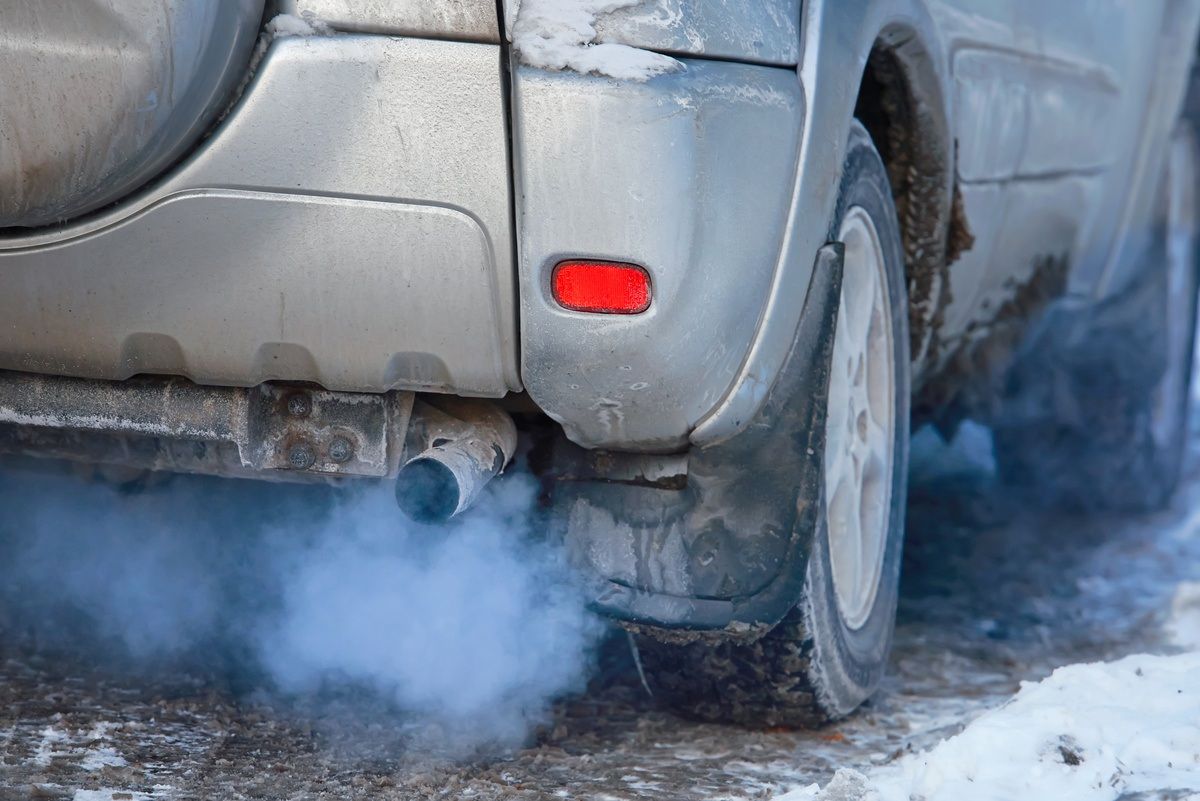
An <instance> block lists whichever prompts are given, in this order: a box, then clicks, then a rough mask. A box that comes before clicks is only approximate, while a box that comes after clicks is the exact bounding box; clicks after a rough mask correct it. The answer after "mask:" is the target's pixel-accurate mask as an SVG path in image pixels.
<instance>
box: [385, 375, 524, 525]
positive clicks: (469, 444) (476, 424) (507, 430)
mask: <svg viewBox="0 0 1200 801" xmlns="http://www.w3.org/2000/svg"><path fill="white" fill-rule="evenodd" d="M406 447H407V452H408V453H412V454H415V455H414V456H412V457H411V458H410V459H408V461H406V462H405V463H404V466H403V467H401V468H400V473H399V474H398V475H397V476H396V502H397V503H398V504H399V505H400V509H401V510H403V512H404V513H405V514H406V515H408V516H409V517H411V518H412V519H413V520H416V521H417V522H420V523H442V522H445V521H447V520H449V519H450V518H452V517H454V516H455V515H458V514H461V513H462V512H464V511H466V510H467V509H468V508H470V507H471V505H472V504H473V503H474V502H475V501H476V500H477V499H478V498H479V495H480V493H481V492H482V491H483V488H484V486H486V485H487V483H488V482H489V481H491V480H492V479H493V478H495V477H496V476H497V475H499V474H500V473H501V472H502V471H503V470H504V467H505V465H507V464H508V463H509V461H510V460H511V459H512V457H513V453H514V452H515V451H516V448H517V427H516V425H515V424H514V423H513V421H512V418H511V417H509V415H508V412H506V411H504V410H503V409H501V408H500V407H499V406H497V405H496V404H495V403H493V402H492V401H487V400H479V399H473V398H456V397H449V396H447V397H439V398H436V399H433V400H425V399H422V400H418V401H416V403H415V404H414V407H413V415H412V425H411V426H410V428H409V435H408V439H407V443H406Z"/></svg>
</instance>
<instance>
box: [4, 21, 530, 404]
mask: <svg viewBox="0 0 1200 801" xmlns="http://www.w3.org/2000/svg"><path fill="white" fill-rule="evenodd" d="M500 60H501V49H500V46H499V45H498V44H468V43H456V42H442V41H431V40H421V39H399V38H392V37H384V36H354V35H334V36H322V37H315V36H314V37H287V38H283V39H278V40H276V41H275V42H274V43H273V44H272V46H271V48H270V50H269V51H268V53H267V55H266V57H265V58H264V60H263V61H262V63H261V64H260V66H259V68H258V71H257V74H256V75H255V76H254V79H253V81H252V82H251V83H250V85H249V86H248V87H247V89H246V90H245V93H244V96H243V97H242V99H241V101H240V102H239V103H238V105H237V106H236V107H235V108H234V109H233V111H232V113H231V114H230V115H229V116H228V118H227V119H225V120H224V121H223V122H222V123H221V124H220V126H219V127H218V128H217V130H216V131H215V133H214V134H213V135H212V136H211V137H210V139H209V140H208V141H207V142H206V143H205V144H204V145H203V146H202V147H201V148H200V149H199V150H198V151H196V152H195V153H194V154H193V155H192V156H191V157H190V158H189V159H188V160H187V161H186V162H185V163H184V164H182V165H181V166H180V167H179V168H177V169H176V170H175V172H174V173H172V174H170V175H169V176H168V177H167V178H165V179H164V180H163V181H161V182H160V183H158V184H157V185H153V186H151V187H150V188H149V189H147V190H146V191H144V192H143V193H142V194H140V195H139V196H136V197H135V198H133V199H130V200H128V201H126V202H124V203H123V204H121V205H120V206H119V207H117V208H115V209H112V210H110V211H108V212H105V213H102V214H100V215H99V216H96V217H93V218H91V219H85V220H82V221H79V222H75V223H72V224H71V225H69V226H67V227H61V228H56V229H43V230H41V231H39V232H33V233H25V234H22V235H20V236H11V237H8V238H4V239H2V240H0V320H3V334H2V335H0V368H4V369H13V370H21V371H26V372H34V373H52V374H59V375H70V376H78V377H86V378H100V379H125V378H128V377H130V376H132V375H136V374H140V373H163V374H172V375H180V376H186V377H188V378H190V379H192V380H193V381H195V382H197V383H199V384H216V385H235V386H253V385H256V384H259V383H261V382H263V381H268V380H272V379H281V380H289V381H311V382H315V383H317V384H320V385H321V386H323V387H325V388H327V389H332V390H347V391H358V392H384V391H387V390H390V389H403V390H430V391H442V392H455V393H458V394H465V395H481V396H500V395H503V394H505V393H506V392H508V391H510V390H516V389H519V388H520V379H519V376H518V371H517V348H516V346H517V343H516V319H515V308H514V307H515V298H514V278H513V274H512V252H513V243H512V221H511V208H510V188H509V187H510V182H509V167H508V144H507V125H506V114H505V110H504V103H503V95H504V89H503V86H502V68H501V61H500Z"/></svg>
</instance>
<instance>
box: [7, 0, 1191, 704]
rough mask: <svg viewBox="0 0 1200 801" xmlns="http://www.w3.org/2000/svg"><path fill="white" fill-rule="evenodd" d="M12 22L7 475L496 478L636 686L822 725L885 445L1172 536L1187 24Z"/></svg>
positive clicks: (349, 9) (426, 508)
mask: <svg viewBox="0 0 1200 801" xmlns="http://www.w3.org/2000/svg"><path fill="white" fill-rule="evenodd" d="M1067 6H1068V4H1062V3H1047V2H1044V1H1043V0H997V1H996V2H991V3H984V2H977V1H976V0H861V1H860V2H846V0H803V2H801V0H720V1H719V2H718V0H642V2H638V0H521V2H517V1H516V0H508V2H507V3H503V4H501V7H500V8H498V7H497V4H496V3H495V2H494V0H392V2H389V3H382V2H376V3H357V2H351V0H280V1H279V2H277V3H275V2H272V3H269V4H267V3H264V0H78V2H72V3H46V2H41V1H40V0H9V2H5V3H3V4H0V450H3V451H5V452H9V453H21V454H33V455H42V456H54V457H66V458H70V459H77V460H84V461H91V462H95V463H100V464H107V465H120V466H124V467H125V468H133V469H139V470H169V471H183V472H198V473H211V474H220V475H239V476H253V477H258V478H267V479H276V480H298V481H300V480H310V481H311V480H341V479H343V478H345V477H352V476H362V477H370V478H374V479H376V480H394V481H395V484H396V492H397V498H398V500H399V502H400V503H401V505H402V506H403V508H405V509H406V510H407V511H408V512H409V513H410V514H411V515H413V516H414V517H417V518H419V519H422V520H442V519H447V518H449V517H452V516H453V515H455V514H458V513H460V512H462V511H463V510H465V509H467V508H468V507H470V505H471V504H472V503H473V502H474V501H475V500H476V499H478V498H479V497H480V489H481V488H482V487H483V486H484V485H485V484H486V482H487V481H488V480H490V479H491V478H492V477H493V476H495V475H496V474H497V473H498V472H500V471H501V470H503V469H504V467H505V466H506V464H508V462H509V461H510V460H511V459H512V457H513V455H514V453H515V452H516V451H517V450H518V447H519V445H518V443H519V442H521V441H522V440H530V441H536V447H534V448H533V450H532V453H531V456H530V458H529V463H530V466H531V468H532V469H535V470H536V471H537V472H538V473H539V474H540V475H541V476H542V477H543V478H544V479H545V481H546V484H547V486H548V488H549V489H550V492H549V494H548V495H549V497H550V499H551V504H552V507H553V509H554V510H555V512H557V513H558V515H557V517H558V519H559V520H560V521H561V524H562V530H563V532H564V536H565V539H566V543H567V545H568V547H569V549H570V552H571V554H572V555H573V557H574V559H575V560H576V561H577V563H578V564H579V565H580V567H581V569H582V570H583V571H584V573H585V575H586V576H588V577H589V580H590V581H592V582H593V585H594V598H595V606H596V608H597V609H599V610H602V611H603V612H605V613H607V614H609V615H611V616H612V617H614V618H617V619H619V620H621V621H623V623H624V625H626V626H627V627H628V628H629V629H630V631H631V632H633V634H634V635H635V636H636V637H637V638H638V639H639V641H640V642H641V643H642V649H641V652H642V655H643V661H644V667H645V668H646V672H647V675H648V680H649V681H650V682H652V683H653V684H654V685H655V688H656V693H657V694H658V695H659V696H661V697H664V698H667V699H669V700H671V701H673V702H675V703H676V704H678V705H679V706H680V707H681V708H684V709H687V710H690V711H691V712H692V713H694V714H698V715H701V716H704V717H709V718H722V719H728V718H732V719H735V720H741V721H747V722H752V723H756V724H760V725H775V724H796V723H812V722H820V721H822V720H828V719H831V718H834V717H837V716H840V715H844V714H846V713H848V712H850V711H851V710H852V709H854V708H855V707H856V706H857V705H858V704H859V703H861V702H862V701H863V700H864V699H865V698H867V697H868V696H869V695H870V693H871V692H872V691H873V689H874V688H875V687H876V686H877V684H878V682H879V679H880V675H881V672H882V670H883V668H884V665H885V663H886V659H887V653H888V647H889V643H890V639H891V632H892V628H893V620H894V613H895V607H896V600H897V584H898V580H899V564H900V549H901V542H902V536H903V529H904V510H905V505H904V499H905V490H906V486H905V482H906V462H907V449H908V441H909V429H910V425H911V424H912V423H910V421H912V422H913V423H934V424H936V425H938V426H939V427H941V428H942V429H943V430H952V429H953V428H954V427H955V426H956V425H957V424H958V422H959V421H961V420H962V419H964V418H966V417H968V416H969V417H972V418H975V419H979V420H982V421H984V422H986V423H987V424H989V425H990V426H992V427H993V430H994V432H995V441H996V456H997V461H998V464H999V469H1000V472H1001V474H1002V475H1003V476H1004V477H1005V478H1007V479H1009V480H1010V481H1012V482H1013V483H1014V484H1016V485H1018V486H1019V487H1021V488H1023V489H1024V491H1027V492H1029V493H1030V494H1031V495H1034V496H1036V497H1038V498H1045V499H1052V500H1056V501H1060V502H1065V503H1070V504H1074V505H1077V506H1082V507H1084V508H1088V509H1100V508H1105V509H1111V508H1145V507H1150V506H1154V505H1158V504H1161V503H1163V502H1164V501H1165V500H1166V498H1167V497H1168V496H1169V494H1170V491H1171V489H1172V488H1173V486H1174V483H1175V481H1176V479H1177V476H1178V473H1179V469H1180V468H1179V465H1180V459H1181V453H1182V440H1183V431H1184V423H1185V417H1186V414H1185V412H1186V408H1187V400H1188V382H1189V375H1190V363H1191V354H1192V331H1193V329H1194V322H1195V316H1196V302H1195V301H1196V289H1197V270H1196V246H1195V221H1196V190H1197V157H1196V145H1195V141H1194V139H1193V137H1192V134H1191V130H1190V128H1189V126H1188V120H1189V119H1190V117H1189V115H1188V113H1187V112H1188V111H1189V110H1190V107H1191V106H1190V103H1189V102H1187V99H1188V97H1189V90H1190V87H1191V86H1192V82H1191V64H1192V59H1193V54H1194V52H1195V44H1196V37H1197V28H1198V24H1200V3H1197V2H1195V0H1164V1H1163V2H1159V3H1128V2H1118V1H1117V0H1097V2H1092V3H1089V4H1087V7H1086V11H1085V10H1084V9H1082V8H1076V7H1075V6H1073V5H1072V6H1071V7H1070V8H1068V7H1067Z"/></svg>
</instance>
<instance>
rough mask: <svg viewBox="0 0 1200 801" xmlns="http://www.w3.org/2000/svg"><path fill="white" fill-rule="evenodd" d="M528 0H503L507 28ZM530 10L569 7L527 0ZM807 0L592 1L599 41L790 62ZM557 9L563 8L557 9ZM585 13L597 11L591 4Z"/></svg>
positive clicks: (682, 53)
mask: <svg viewBox="0 0 1200 801" xmlns="http://www.w3.org/2000/svg"><path fill="white" fill-rule="evenodd" d="M522 1H523V0H503V6H504V18H505V26H504V27H505V29H506V30H507V31H509V32H511V31H512V30H513V29H514V27H515V26H516V22H517V17H518V16H519V14H520V12H521V5H522ZM524 2H525V3H526V9H527V11H528V10H529V9H530V8H532V9H533V11H534V12H535V13H542V12H544V11H547V10H549V11H550V12H551V15H552V16H555V15H556V16H559V17H560V18H561V17H562V15H564V14H565V13H567V7H566V6H565V5H563V6H559V8H558V9H547V8H546V6H545V5H544V4H543V3H540V2H538V0H524ZM800 5H801V0H641V2H638V1H637V0H625V2H615V3H608V4H604V5H603V6H602V7H601V6H600V5H599V4H592V7H593V8H601V10H598V11H595V12H594V19H593V20H592V21H591V25H592V26H593V28H594V31H595V35H594V37H593V41H595V42H597V43H613V44H622V45H627V46H629V47H635V48H640V49H645V50H653V51H655V52H659V53H667V54H670V55H677V56H693V57H697V58H713V59H723V60H728V61H741V62H744V63H749V64H768V65H774V66H781V67H790V66H793V65H794V64H796V62H797V61H798V59H799V48H800V36H799V24H800ZM555 12H557V14H555ZM580 15H593V12H592V11H591V10H590V9H589V8H588V7H587V6H586V5H585V6H582V7H581V8H580V9H578V10H577V15H576V16H574V21H575V23H576V24H578V22H579V20H580V19H581V16H580Z"/></svg>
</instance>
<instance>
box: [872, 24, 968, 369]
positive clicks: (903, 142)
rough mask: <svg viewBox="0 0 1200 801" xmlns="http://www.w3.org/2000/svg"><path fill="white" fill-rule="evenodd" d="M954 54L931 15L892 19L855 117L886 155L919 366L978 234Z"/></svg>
mask: <svg viewBox="0 0 1200 801" xmlns="http://www.w3.org/2000/svg"><path fill="white" fill-rule="evenodd" d="M947 61H948V57H947V55H946V53H945V52H944V51H943V50H942V47H941V44H940V40H939V39H938V38H937V36H936V32H935V29H934V28H933V25H932V22H931V21H929V20H928V18H925V19H924V20H921V19H920V17H918V16H913V15H911V14H905V15H904V16H903V17H901V18H898V19H892V20H890V21H888V22H886V23H885V24H884V25H883V26H882V27H881V28H880V29H879V31H878V33H877V34H876V35H875V37H874V39H873V41H872V43H871V46H870V49H869V51H868V52H867V53H866V55H865V63H864V66H863V71H862V76H861V78H860V81H859V84H858V91H857V95H856V97H855V105H854V116H855V117H856V118H858V119H859V120H861V121H862V123H863V124H864V125H865V126H866V128H867V130H868V132H870V134H871V138H872V140H874V142H875V146H876V148H877V149H878V150H879V153H880V155H881V156H882V158H883V162H884V165H885V166H886V167H887V170H888V177H889V180H890V181H891V185H892V194H893V197H894V199H895V203H896V214H897V216H898V218H899V222H900V232H901V237H902V240H903V244H904V260H905V274H906V278H907V283H908V298H909V316H910V320H909V331H910V337H911V352H912V359H913V364H914V368H915V369H914V373H915V374H916V376H917V377H919V375H920V373H921V370H922V368H924V367H925V366H926V365H928V364H930V363H931V362H932V361H933V360H934V357H935V356H936V354H935V350H936V346H937V336H936V334H937V330H938V328H939V327H940V325H941V322H942V318H943V314H944V311H945V308H946V306H947V305H948V303H949V301H950V297H951V296H950V286H949V268H950V265H951V264H953V262H954V261H955V260H957V258H958V256H959V255H960V254H961V253H962V252H963V251H964V250H966V249H967V248H969V247H970V246H971V242H972V237H971V234H970V229H969V226H968V225H967V221H966V216H965V213H964V211H963V205H962V201H961V198H960V196H959V194H958V188H957V185H956V174H955V173H956V170H955V151H956V147H957V142H956V139H955V136H954V131H953V128H952V113H953V109H952V105H951V104H952V95H951V93H950V89H951V87H950V77H949V67H948V64H947V63H946V62H947Z"/></svg>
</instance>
